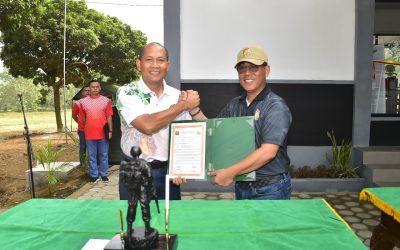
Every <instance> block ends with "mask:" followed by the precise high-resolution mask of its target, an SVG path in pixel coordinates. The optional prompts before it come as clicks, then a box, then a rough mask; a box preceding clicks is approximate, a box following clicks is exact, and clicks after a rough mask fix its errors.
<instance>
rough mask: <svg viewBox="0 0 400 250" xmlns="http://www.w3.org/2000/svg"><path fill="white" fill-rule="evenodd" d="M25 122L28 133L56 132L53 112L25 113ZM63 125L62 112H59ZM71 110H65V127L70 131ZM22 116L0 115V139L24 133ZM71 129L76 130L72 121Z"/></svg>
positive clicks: (10, 113) (12, 114)
mask: <svg viewBox="0 0 400 250" xmlns="http://www.w3.org/2000/svg"><path fill="white" fill-rule="evenodd" d="M25 115H26V122H27V123H28V127H29V132H30V133H50V132H57V125H56V116H55V113H54V111H41V112H26V113H25ZM61 119H62V121H63V123H64V110H62V111H61ZM71 120H72V117H71V109H67V127H68V129H71ZM24 126H25V125H24V116H23V114H22V112H5V113H0V138H7V137H12V136H17V135H22V134H23V133H24ZM72 129H73V130H74V131H75V130H76V129H77V124H76V122H75V121H72Z"/></svg>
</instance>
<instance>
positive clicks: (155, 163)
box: [147, 160, 167, 169]
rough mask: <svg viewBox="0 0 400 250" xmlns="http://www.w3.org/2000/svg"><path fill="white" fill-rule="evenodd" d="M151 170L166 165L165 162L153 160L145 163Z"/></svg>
mask: <svg viewBox="0 0 400 250" xmlns="http://www.w3.org/2000/svg"><path fill="white" fill-rule="evenodd" d="M147 163H148V164H149V165H150V167H151V168H152V169H157V168H162V167H165V166H166V165H167V161H158V160H154V161H152V162H147Z"/></svg>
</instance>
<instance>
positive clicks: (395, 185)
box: [374, 181, 400, 187]
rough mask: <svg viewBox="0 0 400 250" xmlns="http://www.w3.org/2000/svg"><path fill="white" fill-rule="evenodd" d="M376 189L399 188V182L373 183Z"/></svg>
mask: <svg viewBox="0 0 400 250" xmlns="http://www.w3.org/2000/svg"><path fill="white" fill-rule="evenodd" d="M374 186H376V187H400V182H381V181H379V182H375V183H374Z"/></svg>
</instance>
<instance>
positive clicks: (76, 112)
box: [72, 85, 90, 166]
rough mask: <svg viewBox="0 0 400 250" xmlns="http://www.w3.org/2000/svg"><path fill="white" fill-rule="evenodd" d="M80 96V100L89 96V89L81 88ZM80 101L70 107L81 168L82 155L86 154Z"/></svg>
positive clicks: (87, 87) (86, 87)
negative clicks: (76, 124) (76, 128)
mask: <svg viewBox="0 0 400 250" xmlns="http://www.w3.org/2000/svg"><path fill="white" fill-rule="evenodd" d="M81 95H82V96H83V97H82V98H84V97H86V96H88V95H90V88H89V86H88V85H87V86H85V87H83V89H82V91H81ZM79 101H80V100H78V101H76V102H75V103H74V106H73V107H72V119H74V121H76V122H77V123H78V136H79V162H80V163H81V166H83V161H84V159H83V158H84V157H83V156H84V154H85V153H86V140H85V131H84V128H85V125H84V124H83V119H82V118H83V115H82V109H81V104H80V103H79Z"/></svg>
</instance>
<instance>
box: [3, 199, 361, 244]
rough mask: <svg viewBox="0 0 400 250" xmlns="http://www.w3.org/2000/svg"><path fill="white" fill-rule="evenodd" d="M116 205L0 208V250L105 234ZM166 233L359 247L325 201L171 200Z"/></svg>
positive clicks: (159, 219) (157, 218) (52, 202)
mask: <svg viewBox="0 0 400 250" xmlns="http://www.w3.org/2000/svg"><path fill="white" fill-rule="evenodd" d="M160 207H161V208H163V207H164V202H163V201H160ZM118 208H121V209H122V211H124V214H125V212H126V208H127V203H126V201H119V200H68V199H66V200H61V199H31V200H29V201H26V202H24V203H22V204H20V205H18V206H16V207H14V208H12V209H9V210H7V211H5V212H4V213H2V214H0V248H1V249H58V250H59V249H81V248H82V246H84V245H85V243H86V242H87V241H88V240H89V239H90V238H93V239H111V238H112V237H113V236H114V235H115V233H117V232H118V231H119V219H118ZM151 210H152V220H151V224H152V226H153V227H155V228H157V229H158V230H159V232H160V233H164V232H165V231H164V213H163V211H161V213H160V214H157V213H156V208H155V205H154V202H152V203H151ZM161 210H163V209H161ZM138 213H140V209H138ZM137 218H138V219H137V221H136V222H138V223H137V226H141V225H143V222H142V220H141V217H140V215H138V217H137ZM136 222H135V224H136ZM125 227H126V225H125ZM125 230H126V228H125ZM170 233H176V234H178V249H207V250H211V249H252V250H253V249H255V250H257V249H334V250H337V249H351V250H355V249H366V247H365V246H364V244H363V243H362V242H361V241H360V240H359V239H358V238H357V236H356V235H355V234H354V233H353V232H352V230H351V229H350V228H349V226H348V225H347V224H346V223H345V222H344V221H343V220H342V219H341V218H340V217H339V216H338V215H337V214H336V213H335V212H334V210H333V209H332V208H331V207H330V206H329V205H328V204H327V203H326V202H325V200H285V201H251V200H243V201H236V200H217V201H208V200H193V201H171V203H170Z"/></svg>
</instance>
